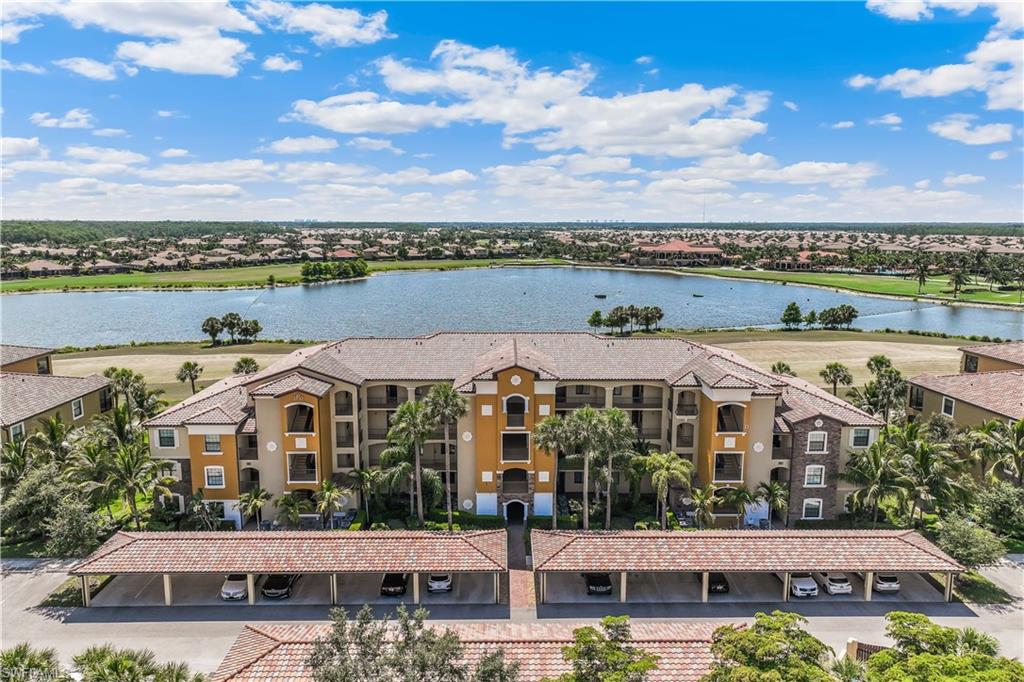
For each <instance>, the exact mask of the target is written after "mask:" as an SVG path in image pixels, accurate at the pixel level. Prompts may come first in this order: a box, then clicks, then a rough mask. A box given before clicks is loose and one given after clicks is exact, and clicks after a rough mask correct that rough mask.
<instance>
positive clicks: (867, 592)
mask: <svg viewBox="0 0 1024 682" xmlns="http://www.w3.org/2000/svg"><path fill="white" fill-rule="evenodd" d="M874 586H875V572H874V571H868V572H867V573H865V574H864V601H871V590H872V588H873V587H874Z"/></svg>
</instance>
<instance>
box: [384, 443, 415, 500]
mask: <svg viewBox="0 0 1024 682" xmlns="http://www.w3.org/2000/svg"><path fill="white" fill-rule="evenodd" d="M412 450H413V448H412V445H411V444H409V443H408V442H407V441H400V442H395V443H394V444H391V445H388V447H386V448H384V450H383V451H382V452H381V453H380V466H381V471H380V483H381V486H382V487H383V488H385V489H386V490H388V491H390V492H392V493H395V492H398V491H400V490H401V489H402V486H403V485H405V484H406V483H408V484H409V516H413V515H414V514H415V513H416V501H415V500H414V499H413V498H414V497H417V495H416V475H415V473H414V472H413V468H414V466H415V464H414V462H415V455H413V453H412Z"/></svg>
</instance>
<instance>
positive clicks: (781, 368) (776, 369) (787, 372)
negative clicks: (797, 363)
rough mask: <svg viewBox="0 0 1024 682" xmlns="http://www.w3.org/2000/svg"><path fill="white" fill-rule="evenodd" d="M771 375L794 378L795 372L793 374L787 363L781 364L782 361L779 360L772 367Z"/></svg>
mask: <svg viewBox="0 0 1024 682" xmlns="http://www.w3.org/2000/svg"><path fill="white" fill-rule="evenodd" d="M772 373H773V374H781V375H782V376H786V377H795V376H796V372H794V371H793V368H792V367H790V366H789V363H787V362H783V361H782V360H779V361H778V362H776V363H775V364H773V365H772Z"/></svg>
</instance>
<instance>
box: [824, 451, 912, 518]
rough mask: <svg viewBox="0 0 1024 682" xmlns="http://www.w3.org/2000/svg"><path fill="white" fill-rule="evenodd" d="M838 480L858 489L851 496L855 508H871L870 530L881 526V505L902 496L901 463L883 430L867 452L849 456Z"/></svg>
mask: <svg viewBox="0 0 1024 682" xmlns="http://www.w3.org/2000/svg"><path fill="white" fill-rule="evenodd" d="M839 478H840V479H841V480H843V481H846V482H847V483H852V484H854V485H855V486H857V489H856V490H854V491H853V492H852V493H851V494H850V502H851V503H852V506H853V508H854V509H865V508H870V509H871V527H872V528H875V527H877V526H878V506H879V503H880V502H881V501H882V500H884V499H886V498H888V497H902V496H903V494H904V491H903V488H902V487H901V485H900V474H899V464H898V463H897V460H896V457H895V455H894V454H893V448H892V446H891V445H890V444H889V442H888V438H887V436H886V432H885V431H883V432H882V435H881V436H879V438H878V440H876V441H875V442H874V443H872V444H871V446H870V447H869V448H868V449H867V450H863V451H861V452H854V453H851V454H850V459H849V461H847V463H846V468H845V470H844V471H843V472H842V473H841V474H840V475H839Z"/></svg>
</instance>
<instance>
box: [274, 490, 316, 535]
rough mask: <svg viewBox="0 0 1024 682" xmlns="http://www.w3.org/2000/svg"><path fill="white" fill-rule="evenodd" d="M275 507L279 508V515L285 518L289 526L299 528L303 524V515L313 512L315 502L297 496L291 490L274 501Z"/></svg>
mask: <svg viewBox="0 0 1024 682" xmlns="http://www.w3.org/2000/svg"><path fill="white" fill-rule="evenodd" d="M274 507H275V508H277V515H278V516H284V519H285V521H287V522H288V525H289V526H291V527H292V528H298V527H299V525H300V524H301V522H302V515H303V514H309V513H310V512H312V511H313V502H312V501H311V500H310V499H309V498H308V497H305V496H302V495H296V494H295V491H294V490H289V491H288V492H286V493H284V494H283V495H281V496H280V497H278V498H277V499H276V500H274Z"/></svg>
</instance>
